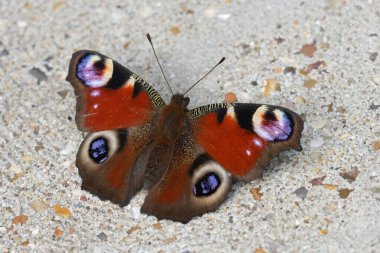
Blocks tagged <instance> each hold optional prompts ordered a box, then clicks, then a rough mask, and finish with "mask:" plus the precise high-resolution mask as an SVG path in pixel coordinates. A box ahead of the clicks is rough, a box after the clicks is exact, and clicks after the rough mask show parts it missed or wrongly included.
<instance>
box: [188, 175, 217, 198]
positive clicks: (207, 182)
mask: <svg viewBox="0 0 380 253" xmlns="http://www.w3.org/2000/svg"><path fill="white" fill-rule="evenodd" d="M219 186H220V178H219V177H218V175H217V174H216V173H213V172H210V173H208V174H206V175H205V176H204V177H202V178H201V179H200V180H199V181H198V182H197V183H196V184H195V185H194V188H193V192H194V195H195V196H197V197H203V196H209V195H211V194H213V193H214V192H216V190H217V189H218V187H219Z"/></svg>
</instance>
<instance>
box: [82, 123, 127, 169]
mask: <svg viewBox="0 0 380 253" xmlns="http://www.w3.org/2000/svg"><path fill="white" fill-rule="evenodd" d="M127 138H128V132H127V131H126V130H125V129H119V130H108V131H101V132H95V133H90V134H88V135H87V136H86V138H85V139H84V140H83V142H82V144H81V146H80V148H79V151H78V154H77V161H78V162H79V164H81V166H83V167H86V168H88V169H98V168H100V167H101V166H102V165H103V164H105V163H107V162H108V161H109V160H110V159H111V158H112V156H114V155H115V154H116V153H117V152H119V151H120V150H121V148H122V147H124V146H125V145H126V143H127V142H128V140H127Z"/></svg>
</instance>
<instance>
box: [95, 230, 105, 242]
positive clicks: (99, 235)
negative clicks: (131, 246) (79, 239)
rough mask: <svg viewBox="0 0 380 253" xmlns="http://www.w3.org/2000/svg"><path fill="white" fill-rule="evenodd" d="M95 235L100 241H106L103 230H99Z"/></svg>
mask: <svg viewBox="0 0 380 253" xmlns="http://www.w3.org/2000/svg"><path fill="white" fill-rule="evenodd" d="M96 237H98V238H99V239H100V240H102V241H107V234H106V233H104V232H101V233H100V234H98V235H97V236H96Z"/></svg>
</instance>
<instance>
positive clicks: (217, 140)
mask: <svg viewBox="0 0 380 253" xmlns="http://www.w3.org/2000/svg"><path fill="white" fill-rule="evenodd" d="M218 105H219V106H218ZM218 107H219V108H218ZM208 108H210V109H208ZM215 108H216V109H215ZM211 110H212V111H211ZM199 113H200V114H199ZM189 115H190V117H192V118H193V120H192V126H193V134H194V137H195V139H196V140H197V142H198V143H199V144H200V145H201V146H202V147H203V149H204V150H205V151H206V152H207V154H208V155H210V156H211V157H212V158H213V159H214V160H215V161H217V162H218V163H219V164H220V165H221V166H222V167H223V168H225V169H226V170H227V171H228V172H229V173H231V175H232V176H234V177H235V178H238V179H240V180H243V181H249V180H252V179H255V178H258V177H261V176H262V174H263V169H264V168H265V167H266V166H267V165H268V163H269V161H270V159H271V158H272V157H274V156H276V155H277V154H278V153H279V152H281V151H283V150H287V149H295V150H301V149H302V147H301V144H300V138H301V132H302V129H303V121H302V119H301V118H300V116H299V115H298V114H296V113H295V112H293V111H291V110H289V109H286V108H283V107H279V106H272V105H262V104H241V103H236V104H215V105H207V106H203V107H201V108H196V109H194V110H192V111H190V112H189Z"/></svg>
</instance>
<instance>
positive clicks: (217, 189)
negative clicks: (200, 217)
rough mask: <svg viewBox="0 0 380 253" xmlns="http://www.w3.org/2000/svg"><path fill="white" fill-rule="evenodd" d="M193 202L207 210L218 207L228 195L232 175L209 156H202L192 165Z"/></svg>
mask: <svg viewBox="0 0 380 253" xmlns="http://www.w3.org/2000/svg"><path fill="white" fill-rule="evenodd" d="M191 173H192V184H191V192H192V193H193V194H192V201H194V204H195V205H197V206H203V207H205V208H206V209H207V208H211V207H212V206H214V207H215V206H217V205H218V204H219V203H221V202H222V201H223V200H224V198H225V196H226V195H227V194H228V192H229V190H230V188H231V184H232V179H231V175H230V174H229V173H228V172H227V171H226V170H225V169H224V168H223V167H222V166H221V165H220V164H219V163H217V162H215V161H214V160H213V159H212V158H211V157H210V156H208V155H207V154H201V155H199V156H198V158H197V159H195V161H194V163H193V165H192V172H191Z"/></svg>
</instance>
